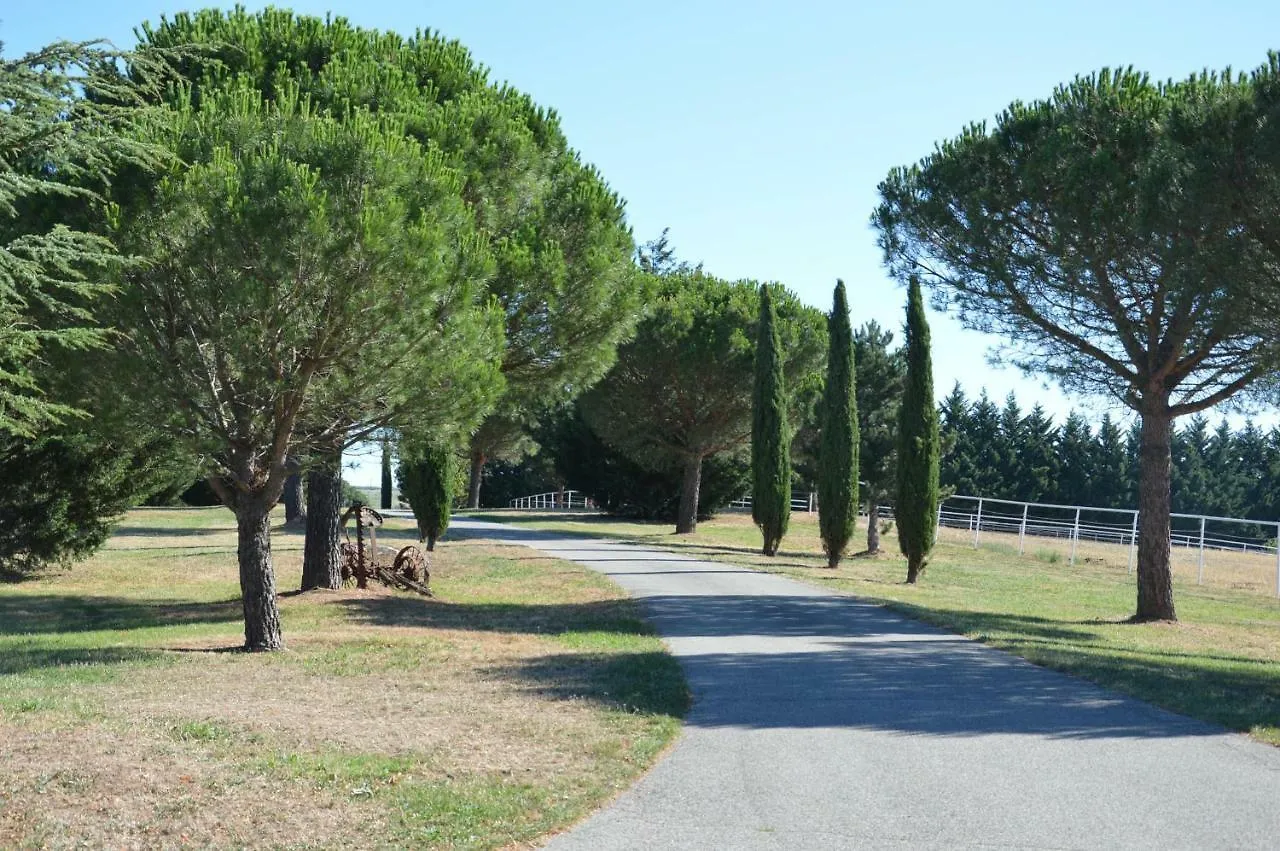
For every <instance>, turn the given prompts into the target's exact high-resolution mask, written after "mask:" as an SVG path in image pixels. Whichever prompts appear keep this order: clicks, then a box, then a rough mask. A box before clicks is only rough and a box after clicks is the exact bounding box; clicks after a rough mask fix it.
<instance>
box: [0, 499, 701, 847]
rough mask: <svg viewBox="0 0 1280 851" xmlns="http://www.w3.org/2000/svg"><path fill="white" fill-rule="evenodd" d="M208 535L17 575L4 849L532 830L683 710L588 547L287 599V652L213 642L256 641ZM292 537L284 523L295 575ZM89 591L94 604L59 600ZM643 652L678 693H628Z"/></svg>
mask: <svg viewBox="0 0 1280 851" xmlns="http://www.w3.org/2000/svg"><path fill="white" fill-rule="evenodd" d="M134 519H135V518H134V517H131V518H130V520H134ZM143 519H145V518H143ZM201 519H207V518H201ZM134 525H136V524H134ZM391 525H393V526H395V525H403V524H391ZM126 528H132V526H131V524H129V523H126ZM193 528H200V529H201V531H200V533H199V534H195V533H186V532H182V531H179V532H177V533H172V534H171V533H169V532H165V533H163V534H155V535H152V534H146V533H145V532H144V531H137V532H131V533H126V534H125V535H121V536H119V537H118V538H116V539H115V540H113V542H112V546H111V547H110V548H109V549H108V550H107V551H104V552H103V553H100V554H99V556H97V557H95V558H94V559H93V560H91V561H90V562H88V563H86V564H84V565H81V566H79V567H77V568H75V569H74V570H73V571H71V572H68V573H65V574H60V575H57V576H53V577H48V578H45V579H42V580H39V581H37V582H33V583H27V584H24V585H22V586H16V587H15V586H11V587H0V613H3V612H8V613H10V615H11V620H12V621H13V622H14V624H16V626H15V625H12V624H11V626H10V627H9V628H5V627H4V626H3V625H2V624H0V649H8V650H12V651H13V652H14V655H12V656H11V660H13V661H11V663H10V664H9V665H8V667H4V666H0V765H4V766H5V768H6V770H5V772H4V775H3V779H0V847H15V846H16V847H22V846H33V847H51V848H52V847H73V846H74V847H79V846H81V845H88V846H91V847H105V846H111V847H138V848H151V847H179V846H182V845H188V844H190V845H196V846H218V847H238V846H254V847H295V846H297V847H302V846H306V847H371V846H424V845H434V846H441V847H495V846H499V845H504V844H508V843H511V842H528V841H530V840H532V839H533V838H535V837H536V836H537V835H539V834H540V833H543V832H545V831H546V830H549V829H553V828H555V827H557V826H559V825H563V824H565V823H568V822H570V821H572V820H573V819H575V818H577V817H579V816H581V815H582V814H583V813H584V812H586V811H587V810H589V809H590V808H591V807H592V806H595V805H598V804H599V803H600V802H601V801H602V800H605V799H607V798H608V797H609V796H611V795H612V794H614V793H615V792H616V791H617V790H618V789H620V788H623V787H624V786H625V785H627V784H628V783H629V782H630V780H631V779H632V778H633V777H634V776H635V775H636V773H638V772H639V771H642V770H643V769H644V768H645V767H646V766H647V765H648V764H650V763H651V762H652V760H653V759H654V758H655V757H656V755H657V753H658V752H659V751H660V750H661V748H662V747H663V746H664V745H665V743H666V742H667V741H668V740H669V739H670V738H671V736H672V735H673V734H674V733H675V731H676V730H677V729H678V722H677V721H676V720H675V718H674V717H673V715H674V714H678V712H679V711H680V704H682V701H683V700H684V693H683V684H682V683H681V682H680V680H679V676H678V670H677V669H676V668H675V665H674V663H673V662H672V661H671V660H670V657H669V656H666V655H665V654H664V653H663V652H662V649H661V646H660V644H659V642H658V641H657V640H656V639H655V638H653V637H652V636H650V635H648V634H647V629H646V628H645V627H644V626H643V624H642V623H641V622H640V621H639V619H638V615H637V612H636V610H635V607H634V604H633V603H631V602H630V601H629V600H627V599H624V598H622V597H621V595H620V593H619V592H618V590H617V589H616V588H615V587H613V586H611V585H609V584H608V583H607V582H605V581H603V580H602V579H600V578H599V577H597V576H595V575H594V574H590V573H589V572H587V571H584V570H583V569H581V568H579V567H577V566H575V565H572V564H568V563H564V562H558V561H554V560H533V561H530V560H524V557H525V555H526V554H527V553H526V552H524V551H520V550H517V549H512V548H505V547H495V546H489V545H485V544H481V543H468V542H457V543H449V544H446V545H443V546H442V547H441V549H440V550H439V551H438V552H437V554H436V558H435V561H434V564H433V566H432V574H433V585H434V587H435V589H436V592H437V594H438V598H437V599H435V600H427V599H424V598H420V597H410V596H407V595H402V594H400V593H398V592H392V591H388V590H385V589H371V590H369V591H365V592H362V591H356V590H354V589H351V590H346V591H341V592H310V593H307V594H300V595H293V596H288V597H286V598H284V599H283V600H282V617H283V619H284V624H285V630H286V638H287V640H288V642H289V650H287V651H285V652H284V653H279V654H266V655H246V654H242V653H234V652H215V651H220V650H225V649H227V648H229V647H232V646H234V645H236V644H237V643H239V640H240V624H239V622H238V617H239V612H238V604H235V603H228V600H229V599H230V598H231V595H233V594H234V576H235V569H234V559H233V558H231V557H230V556H231V551H233V548H234V534H233V533H231V537H232V540H231V541H229V542H228V541H226V540H225V536H226V535H227V534H228V531H227V530H226V529H218V528H216V525H214V524H211V523H206V524H205V525H204V526H203V527H199V526H195V525H194V524H193ZM388 531H389V533H390V534H389V535H388V537H389V538H394V537H395V532H394V531H393V530H388ZM193 538H194V539H199V541H200V544H201V548H202V549H201V550H200V551H199V552H197V553H194V554H193V553H192V552H191V551H190V550H188V549H186V545H187V544H188V543H189V542H190V541H191V540H192V539H193ZM139 539H142V540H139ZM295 540H296V541H297V542H298V543H300V540H298V536H296V535H289V534H282V535H279V536H278V537H277V539H276V545H277V546H276V549H277V553H278V555H279V556H280V557H279V558H278V559H277V561H278V567H279V570H280V575H281V576H280V584H281V587H282V588H289V587H296V583H297V580H298V575H299V573H300V565H299V564H298V561H299V555H300V554H299V553H298V552H296V551H292V548H291V547H290V544H292V543H294V542H295ZM162 544H169V546H163V545H162ZM281 544H283V545H284V546H281ZM143 546H145V548H146V550H147V552H145V553H143V552H141V551H140V550H139V549H137V548H138V547H143ZM205 547H209V548H213V551H210V550H206V549H204V548H205ZM151 550H155V552H151ZM142 556H145V557H146V558H140V557H142ZM86 601H88V602H86ZM104 601H110V602H104ZM85 606H87V607H88V609H87V610H86V611H89V614H88V615H87V616H86V617H87V618H88V620H87V621H84V620H77V618H76V617H74V616H71V617H68V616H67V612H69V611H70V612H72V613H73V615H74V612H76V611H79V610H80V608H78V607H85ZM53 612H56V613H57V617H58V620H56V621H51V620H50V619H49V617H48V614H49V613H53ZM94 618H96V619H97V620H96V621H95V620H93V619H94ZM22 631H27V632H28V633H29V634H27V635H19V634H18V633H19V632H22ZM584 642H585V645H584ZM6 644H8V645H9V646H8V648H5V645H6ZM84 662H88V663H89V664H83V663H84ZM636 666H638V668H637V669H638V670H642V671H643V672H644V673H645V674H646V675H647V674H649V673H651V672H652V671H653V670H655V669H657V670H659V671H660V672H663V675H664V676H665V680H663V682H664V683H665V685H664V688H665V689H666V690H667V691H668V692H669V693H665V694H658V695H648V696H646V695H644V694H638V693H632V692H628V691H627V689H626V687H625V686H626V683H627V682H628V680H627V672H628V671H629V670H631V669H632V668H636ZM620 678H621V679H620ZM619 682H621V683H622V684H623V686H624V687H622V688H620V687H619ZM624 696H625V698H624ZM673 701H674V703H673ZM624 704H625V706H624ZM673 705H674V707H675V708H674V709H673V708H672V706H673ZM637 706H639V708H638V709H637Z"/></svg>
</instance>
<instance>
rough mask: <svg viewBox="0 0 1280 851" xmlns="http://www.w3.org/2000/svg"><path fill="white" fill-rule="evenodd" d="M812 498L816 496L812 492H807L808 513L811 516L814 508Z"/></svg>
mask: <svg viewBox="0 0 1280 851" xmlns="http://www.w3.org/2000/svg"><path fill="white" fill-rule="evenodd" d="M814 496H816V494H815V493H814V492H813V491H809V513H810V514H812V513H813V508H814V505H813V502H814V500H813V498H814Z"/></svg>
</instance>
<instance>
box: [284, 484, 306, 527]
mask: <svg viewBox="0 0 1280 851" xmlns="http://www.w3.org/2000/svg"><path fill="white" fill-rule="evenodd" d="M306 519H307V507H306V504H305V503H304V502H303V496H302V474H301V473H293V474H292V475H290V476H289V478H287V479H285V480H284V522H285V524H286V525H289V526H300V525H302V523H304V522H305V521H306Z"/></svg>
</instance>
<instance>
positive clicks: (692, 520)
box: [676, 455, 702, 535]
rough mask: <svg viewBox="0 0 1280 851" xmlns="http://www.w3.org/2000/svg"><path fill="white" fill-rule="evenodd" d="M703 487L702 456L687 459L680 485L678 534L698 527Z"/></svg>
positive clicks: (677, 512) (677, 514) (677, 518)
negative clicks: (699, 502)
mask: <svg viewBox="0 0 1280 851" xmlns="http://www.w3.org/2000/svg"><path fill="white" fill-rule="evenodd" d="M701 487H702V456H701V455H695V456H693V457H690V458H687V459H685V462H684V481H683V482H682V483H681V485H680V507H679V508H678V509H677V511H676V534H677V535H685V534H688V533H689V532H694V531H697V529H698V491H699V490H700V489H701Z"/></svg>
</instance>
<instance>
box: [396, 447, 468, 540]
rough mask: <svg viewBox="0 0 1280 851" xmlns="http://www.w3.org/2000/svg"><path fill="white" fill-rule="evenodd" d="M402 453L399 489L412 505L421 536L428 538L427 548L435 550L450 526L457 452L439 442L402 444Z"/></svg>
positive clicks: (410, 505)
mask: <svg viewBox="0 0 1280 851" xmlns="http://www.w3.org/2000/svg"><path fill="white" fill-rule="evenodd" d="M401 453H402V457H401V460H400V466H399V468H398V469H397V470H396V474H397V477H398V478H399V482H400V491H401V493H403V494H404V498H405V499H406V500H407V501H408V503H409V507H410V508H412V509H413V516H414V518H415V519H416V520H417V522H418V537H419V539H420V540H424V541H426V542H427V549H428V550H434V549H435V547H436V541H437V540H438V539H439V538H440V537H441V536H442V535H444V533H445V530H446V529H448V528H449V514H450V512H451V510H452V508H453V493H454V489H455V486H456V482H455V481H454V471H455V469H456V467H457V465H456V463H455V460H454V455H455V453H454V452H453V450H452V449H450V448H449V447H447V446H441V445H439V444H436V445H428V446H424V447H402V448H401Z"/></svg>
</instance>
